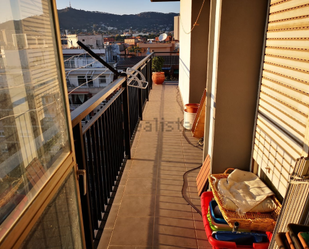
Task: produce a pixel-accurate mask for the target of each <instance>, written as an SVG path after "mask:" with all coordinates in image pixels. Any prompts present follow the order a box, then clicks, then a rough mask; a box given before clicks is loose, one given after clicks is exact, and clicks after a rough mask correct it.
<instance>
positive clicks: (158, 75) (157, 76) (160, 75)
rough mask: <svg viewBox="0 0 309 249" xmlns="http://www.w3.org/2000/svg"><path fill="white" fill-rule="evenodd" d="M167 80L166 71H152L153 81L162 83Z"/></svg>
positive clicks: (158, 83)
mask: <svg viewBox="0 0 309 249" xmlns="http://www.w3.org/2000/svg"><path fill="white" fill-rule="evenodd" d="M164 80H165V75H164V72H153V73H152V82H153V83H155V84H157V85H161V84H163V82H164Z"/></svg>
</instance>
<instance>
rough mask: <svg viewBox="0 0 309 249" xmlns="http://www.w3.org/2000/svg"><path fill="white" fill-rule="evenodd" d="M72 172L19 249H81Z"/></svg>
mask: <svg viewBox="0 0 309 249" xmlns="http://www.w3.org/2000/svg"><path fill="white" fill-rule="evenodd" d="M73 174H74V173H73V172H72V173H71V174H70V176H69V177H68V178H67V179H66V181H65V182H64V184H63V185H62V186H61V187H60V189H59V191H58V193H57V194H56V195H55V197H54V198H53V200H52V201H51V202H50V203H49V204H48V206H47V208H46V209H45V210H44V212H43V214H42V215H41V217H40V218H39V220H38V221H37V222H36V224H35V226H34V227H33V228H32V230H31V232H30V233H29V235H28V236H27V238H26V239H25V241H24V242H23V244H22V246H21V247H20V248H23V249H33V248H36V249H48V248H76V249H78V248H82V247H83V246H82V240H81V229H80V220H79V212H78V208H77V207H78V204H77V195H76V191H75V182H74V176H73Z"/></svg>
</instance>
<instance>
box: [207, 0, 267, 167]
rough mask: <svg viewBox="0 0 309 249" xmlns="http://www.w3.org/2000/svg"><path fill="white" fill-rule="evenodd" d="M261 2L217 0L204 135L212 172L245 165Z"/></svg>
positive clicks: (261, 24) (259, 47) (259, 42)
mask: <svg viewBox="0 0 309 249" xmlns="http://www.w3.org/2000/svg"><path fill="white" fill-rule="evenodd" d="M267 2H268V1H267V0H253V1H250V3H249V2H248V1H246V0H238V1H230V0H222V8H221V25H220V38H219V43H218V48H219V49H218V54H217V56H218V67H217V72H215V70H214V72H215V73H216V74H214V75H213V76H212V77H213V81H212V84H213V86H212V92H211V93H209V94H208V96H214V98H215V99H214V101H215V114H214V115H213V116H212V117H213V119H214V117H215V121H214V122H213V124H214V125H213V128H212V129H213V133H212V135H213V138H211V137H209V138H208V142H209V141H211V142H210V145H209V147H208V148H211V147H212V150H213V151H212V159H213V160H212V161H213V162H212V163H213V165H212V171H213V173H218V172H223V171H224V170H225V169H226V168H227V167H232V168H240V169H244V170H249V168H250V161H251V159H250V156H251V146H252V132H253V126H254V119H255V108H256V98H257V91H258V82H259V75H260V64H261V56H262V47H263V37H264V28H265V21H266V12H267ZM217 14H218V13H217ZM208 132H209V131H208ZM212 141H213V142H212Z"/></svg>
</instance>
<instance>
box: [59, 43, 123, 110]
mask: <svg viewBox="0 0 309 249" xmlns="http://www.w3.org/2000/svg"><path fill="white" fill-rule="evenodd" d="M116 46H117V45H116ZM107 47H110V48H111V47H112V46H111V45H110V46H107ZM106 50H107V51H109V53H107V56H106ZM92 51H93V52H94V53H96V54H97V55H99V56H100V57H101V58H102V59H103V60H106V61H108V62H109V63H110V65H111V66H113V67H114V66H115V63H116V61H117V51H116V52H115V53H113V51H112V50H111V49H109V48H108V49H93V50H92ZM113 54H114V58H113ZM63 58H64V67H65V74H66V81H67V86H68V95H69V102H70V110H71V111H73V110H74V109H76V108H77V107H78V106H80V105H81V104H82V103H84V102H85V101H87V100H88V99H90V98H91V97H92V96H93V95H95V94H97V93H98V92H99V91H101V90H102V89H103V88H105V87H106V86H107V85H108V84H110V83H111V82H112V81H113V77H114V74H113V73H112V72H111V71H110V70H109V69H108V68H106V67H105V66H104V65H103V64H102V63H100V62H99V61H97V60H96V59H94V58H92V57H91V56H90V55H88V54H87V53H86V52H85V51H84V50H83V49H63ZM113 59H116V61H114V60H113Z"/></svg>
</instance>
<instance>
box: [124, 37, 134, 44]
mask: <svg viewBox="0 0 309 249" xmlns="http://www.w3.org/2000/svg"><path fill="white" fill-rule="evenodd" d="M124 43H126V44H129V45H135V44H136V39H135V38H134V39H124Z"/></svg>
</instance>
